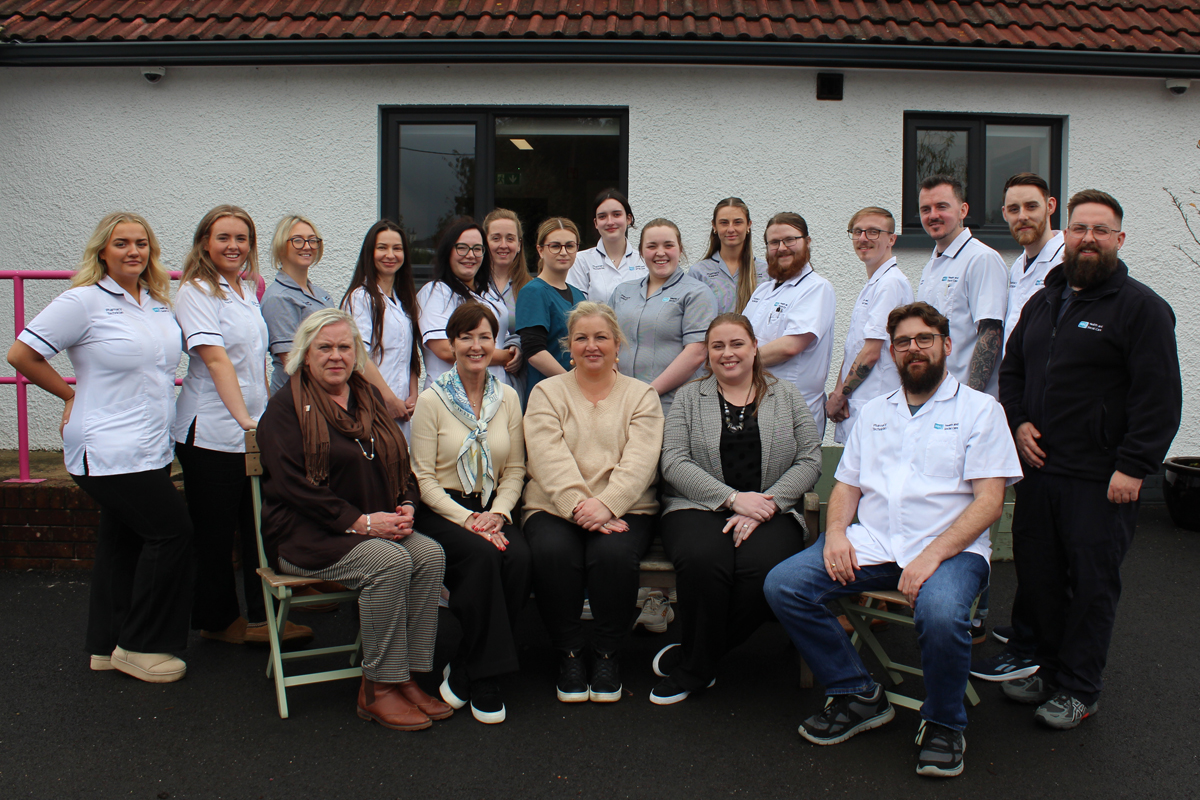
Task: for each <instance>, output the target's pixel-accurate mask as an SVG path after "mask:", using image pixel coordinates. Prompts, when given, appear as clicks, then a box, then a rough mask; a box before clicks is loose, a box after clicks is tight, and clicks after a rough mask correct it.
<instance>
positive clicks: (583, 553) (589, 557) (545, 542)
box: [525, 511, 654, 654]
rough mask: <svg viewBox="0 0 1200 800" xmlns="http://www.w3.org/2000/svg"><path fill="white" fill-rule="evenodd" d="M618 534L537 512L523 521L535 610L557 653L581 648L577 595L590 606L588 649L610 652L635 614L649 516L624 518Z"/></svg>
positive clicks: (580, 605)
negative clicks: (626, 527) (623, 527)
mask: <svg viewBox="0 0 1200 800" xmlns="http://www.w3.org/2000/svg"><path fill="white" fill-rule="evenodd" d="M621 519H622V520H624V521H625V522H626V523H628V524H629V530H628V531H626V532H624V533H593V532H591V531H588V530H585V529H583V528H581V527H580V526H578V525H576V524H575V523H574V522H572V521H570V520H565V519H562V518H561V517H558V516H556V515H554V514H550V513H547V512H545V511H539V512H537V513H535V514H534V515H533V516H531V517H529V519H527V520H526V521H525V535H526V537H527V538H528V539H529V549H530V550H531V551H532V552H533V591H534V594H535V595H536V597H537V605H538V610H539V611H540V612H541V614H542V621H543V622H544V623H545V625H546V630H547V631H548V632H549V634H550V642H551V644H553V645H554V646H555V647H556V648H558V649H559V650H579V649H581V648H583V646H584V644H585V643H586V642H585V637H584V634H583V625H581V624H580V622H579V615H580V614H582V613H583V593H584V589H586V590H587V596H588V602H589V603H591V606H592V618H593V619H594V620H595V625H594V626H593V627H592V646H593V647H594V648H595V649H596V650H597V651H598V652H601V653H607V654H612V653H615V652H617V650H619V649H620V647H621V643H622V642H623V641H624V640H625V637H626V635H628V633H629V630H630V628H632V627H633V621H634V618H635V617H636V616H637V614H638V609H637V593H638V577H639V574H640V567H639V564H640V562H641V559H642V556H644V555H645V554H646V551H647V550H648V549H649V548H650V538H651V536H652V535H653V533H654V517H652V516H649V515H647V514H626V515H625V516H624V517H621Z"/></svg>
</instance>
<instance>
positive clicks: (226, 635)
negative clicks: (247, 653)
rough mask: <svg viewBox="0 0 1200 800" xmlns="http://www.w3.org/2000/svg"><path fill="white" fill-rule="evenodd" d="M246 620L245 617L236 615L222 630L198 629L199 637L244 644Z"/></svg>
mask: <svg viewBox="0 0 1200 800" xmlns="http://www.w3.org/2000/svg"><path fill="white" fill-rule="evenodd" d="M247 624H248V623H247V622H246V618H245V617H238V618H237V619H235V620H234V621H233V622H231V623H229V627H228V628H226V629H225V630H223V631H200V637H201V638H203V639H212V640H213V641H214V642H225V643H227V644H245V643H246V625H247Z"/></svg>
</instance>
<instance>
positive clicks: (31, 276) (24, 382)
mask: <svg viewBox="0 0 1200 800" xmlns="http://www.w3.org/2000/svg"><path fill="white" fill-rule="evenodd" d="M181 274H182V273H179V272H172V273H171V279H172V280H179V276H180V275H181ZM73 277H75V272H74V271H73V270H67V269H4V270H0V280H11V281H12V282H13V327H14V332H13V338H14V339H15V338H16V337H17V336H20V335H21V331H23V330H25V281H50V280H70V279H71V278H73ZM265 288H266V284H265V283H264V281H263V279H262V277H261V276H259V279H258V291H257V295H258V297H259V299H260V300H261V299H262V295H263V290H264V289H265ZM64 380H65V381H66V382H67V383H75V379H74V378H64ZM181 382H182V381H180V380H179V379H178V378H177V379H176V380H175V384H176V385H177V386H178V385H179V384H180V383H181ZM29 383H30V381H29V379H28V378H26V377H25V376H24V375H22V374H21V373H19V372H18V373H17V374H16V375H14V376H13V377H11V378H8V377H3V376H0V385H4V384H15V385H16V387H17V465H18V468H19V476H18V477H16V478H9V479H8V480H6V481H5V483H41V482H42V479H41V478H31V477H29V398H28V390H27V389H26V388H25V387H26V386H28V385H29Z"/></svg>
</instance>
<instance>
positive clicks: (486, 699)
mask: <svg viewBox="0 0 1200 800" xmlns="http://www.w3.org/2000/svg"><path fill="white" fill-rule="evenodd" d="M471 716H472V717H474V718H475V719H477V720H479V721H480V722H482V723H484V724H485V725H495V724H496V723H497V722H504V700H503V699H501V697H500V683H499V682H498V681H497V680H496V679H495V678H483V679H481V680H477V681H472V682H471Z"/></svg>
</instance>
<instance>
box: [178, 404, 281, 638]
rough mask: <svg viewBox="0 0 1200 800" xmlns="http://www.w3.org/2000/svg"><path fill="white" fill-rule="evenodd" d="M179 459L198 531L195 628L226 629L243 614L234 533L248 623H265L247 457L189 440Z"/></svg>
mask: <svg viewBox="0 0 1200 800" xmlns="http://www.w3.org/2000/svg"><path fill="white" fill-rule="evenodd" d="M193 430H194V427H193ZM189 438H190V437H189ZM175 455H176V456H178V457H179V463H180V464H181V465H182V466H183V490H184V494H186V495H187V507H188V514H189V515H191V518H192V525H193V526H194V527H195V530H196V534H195V537H194V542H195V553H196V595H195V600H194V602H193V604H192V628H194V629H195V630H202V631H223V630H225V629H226V628H228V627H229V625H230V624H231V623H232V622H233V621H234V620H236V619H237V618H238V617H240V616H241V615H242V612H241V608H240V607H239V605H238V597H237V574H236V573H235V572H234V570H233V541H234V534H235V533H240V539H241V550H242V590H243V591H244V592H245V595H246V619H248V620H249V621H250V622H263V621H265V620H266V618H267V612H266V608H265V606H264V605H263V594H262V583H261V582H260V580H259V577H258V573H256V572H255V569H257V568H258V543H257V540H256V539H255V536H254V502H253V497H252V495H251V493H250V479H249V478H248V477H246V455H245V454H244V453H225V452H221V451H219V450H208V449H205V448H203V447H196V446H195V445H192V444H187V443H185V442H179V443H177V444H176V445H175Z"/></svg>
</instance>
